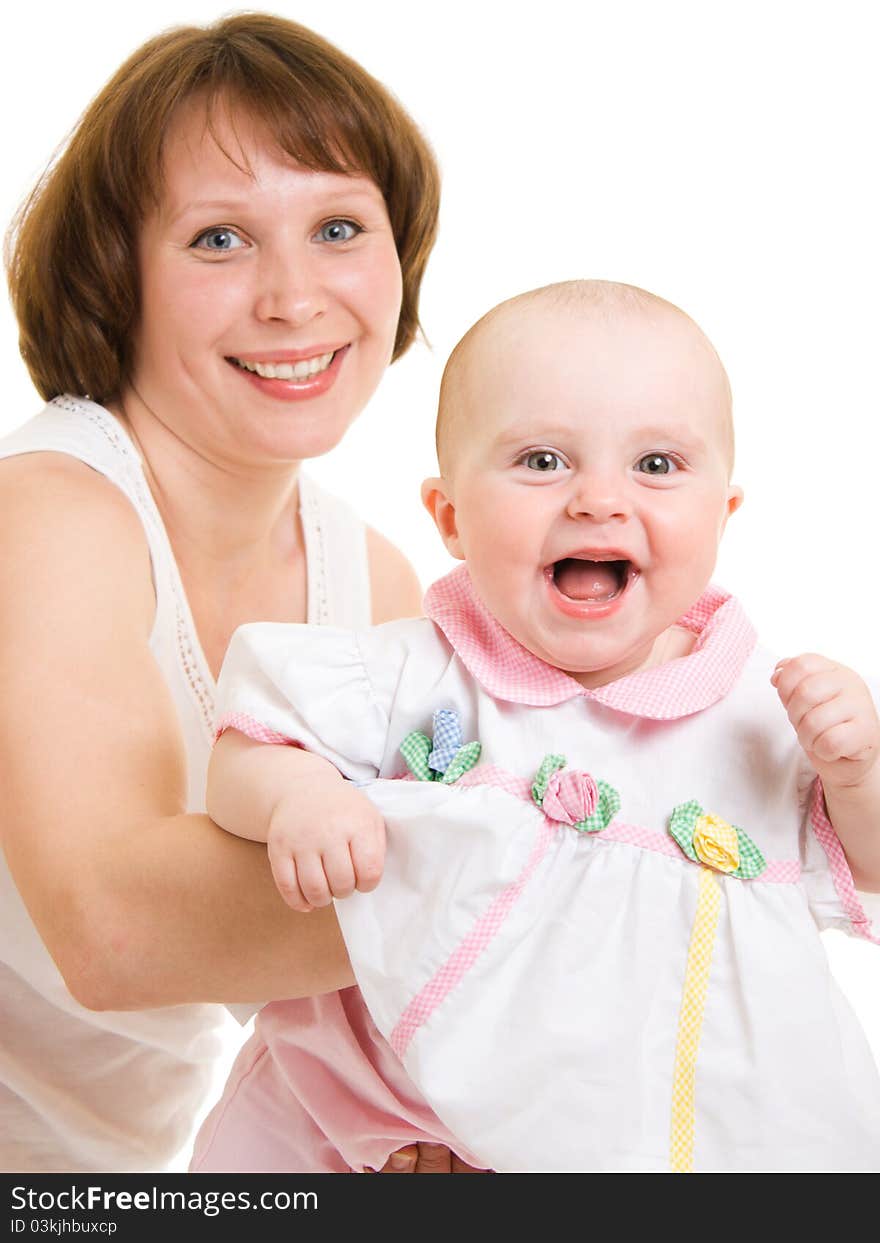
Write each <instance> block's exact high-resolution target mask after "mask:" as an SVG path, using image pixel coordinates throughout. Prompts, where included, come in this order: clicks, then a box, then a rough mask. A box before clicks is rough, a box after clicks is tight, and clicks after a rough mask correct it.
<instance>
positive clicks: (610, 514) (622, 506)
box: [568, 472, 632, 522]
mask: <svg viewBox="0 0 880 1243" xmlns="http://www.w3.org/2000/svg"><path fill="white" fill-rule="evenodd" d="M568 512H569V514H570V515H571V517H572V518H592V520H593V521H594V522H611V521H613V520H617V521H625V520H626V519H627V518H629V517H630V515H631V513H632V506H631V504H630V502H629V500H628V498H627V494H626V484H625V480H623V479H618V478H616V477H614V476H612V475H611V474H605V473H599V472H590V473H585V474H583V475H582V476H581V477H579V478H578V480H577V481H576V486H575V488H574V489H573V491H572V493H571V496H570V498H569V503H568Z"/></svg>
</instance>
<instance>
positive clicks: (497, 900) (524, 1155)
mask: <svg viewBox="0 0 880 1243" xmlns="http://www.w3.org/2000/svg"><path fill="white" fill-rule="evenodd" d="M425 609H426V613H427V614H428V618H429V619H430V620H425V619H418V620H411V621H401V622H394V623H390V624H388V625H385V626H381V627H378V628H376V629H374V630H371V631H367V632H361V633H355V632H349V631H342V630H332V629H328V628H321V629H318V628H312V627H308V626H287V625H271V624H268V625H253V626H246V627H243V628H242V629H241V630H239V631H238V632H237V634H236V636H235V637H234V639H233V642H232V645H231V646H230V649H229V654H228V656H227V659H226V663H225V665H224V669H223V673H222V675H221V682H220V703H219V711H220V714H221V716H220V728H221V729H223V728H229V727H234V728H237V729H240V730H242V731H243V732H245V733H247V734H249V735H251V736H253V737H256V738H260V739H262V740H264V741H267V742H276V743H277V742H286V741H291V742H295V743H297V744H298V745H301V746H303V747H305V748H307V749H309V750H311V751H314V752H315V753H317V754H319V755H322V756H325V757H326V758H327V759H328V760H330V761H331V762H332V763H333V764H335V765H336V767H337V768H338V769H339V770H340V771H341V772H342V773H343V775H344V776H346V777H347V778H349V779H350V780H352V781H354V782H356V783H357V784H358V785H360V786H362V787H363V789H364V791H365V793H366V794H367V795H368V796H369V797H370V798H371V799H372V800H374V802H375V803H376V804H377V805H378V807H379V808H380V809H381V811H382V813H383V815H384V816H385V820H386V824H387V826H388V841H389V848H388V857H387V861H386V869H385V874H384V876H383V879H382V882H381V884H380V885H379V887H378V888H377V889H376V890H375V891H374V892H373V893H369V894H355V895H354V896H352V897H351V898H348V899H345V900H344V901H340V902H338V903H337V904H336V909H337V914H338V918H339V922H340V925H341V927H342V931H343V935H344V937H345V940H346V945H347V948H348V951H349V955H350V958H351V961H352V965H353V968H354V971H355V975H356V977H357V981H358V984H359V986H360V988H361V991H362V993H363V996H364V999H365V1001H366V1003H367V1006H368V1007H369V1010H370V1012H371V1014H372V1016H373V1019H374V1021H375V1023H376V1025H377V1026H378V1028H379V1030H380V1031H381V1032H382V1034H383V1035H384V1036H385V1037H386V1039H387V1040H388V1041H389V1042H390V1044H391V1046H392V1048H393V1049H394V1051H395V1052H396V1053H397V1055H398V1057H399V1058H400V1059H401V1061H402V1062H403V1065H404V1066H405V1068H406V1070H407V1073H408V1074H409V1075H410V1077H411V1078H412V1079H413V1081H414V1082H415V1084H416V1085H417V1087H418V1089H419V1091H420V1092H421V1093H422V1095H423V1096H424V1097H425V1099H426V1100H427V1101H428V1103H429V1104H430V1105H431V1107H432V1109H433V1110H434V1111H435V1112H436V1114H437V1115H438V1117H439V1118H440V1119H441V1120H442V1121H443V1122H444V1123H445V1124H446V1126H447V1127H448V1128H449V1129H450V1131H451V1132H452V1133H453V1134H454V1135H456V1136H458V1137H459V1138H460V1140H461V1142H462V1144H463V1145H464V1146H465V1147H466V1149H467V1150H468V1151H469V1152H470V1153H472V1154H475V1156H476V1157H477V1158H479V1159H480V1160H481V1161H482V1162H483V1163H484V1164H485V1165H486V1166H488V1167H490V1168H493V1169H496V1170H499V1171H525V1170H529V1171H539V1170H552V1171H634V1172H635V1171H639V1172H649V1171H664V1170H666V1171H669V1170H673V1171H689V1170H694V1171H738V1172H752V1171H832V1170H834V1171H876V1170H880V1078H878V1074H877V1068H876V1066H875V1064H874V1061H873V1058H872V1056H871V1052H870V1049H869V1047H868V1045H867V1042H866V1040H865V1038H864V1036H863V1034H862V1032H861V1030H860V1028H859V1025H858V1023H857V1021H856V1019H855V1017H854V1015H853V1014H852V1012H851V1010H850V1008H849V1006H848V1004H847V1002H846V1001H845V999H844V998H843V996H842V994H841V993H840V992H839V990H838V989H837V987H836V985H835V983H834V981H833V979H832V977H831V974H830V971H829V967H828V963H827V958H826V954H825V951H824V947H823V945H822V943H821V940H820V938H819V936H818V932H819V930H820V929H822V928H828V927H836V928H842V929H845V930H846V931H849V932H851V933H853V934H855V935H857V936H861V937H865V938H867V939H869V940H877V939H878V938H877V937H876V935H875V933H874V932H872V928H871V923H870V920H869V919H868V917H867V915H866V914H865V912H864V910H863V909H862V906H861V904H860V901H859V897H858V895H857V894H856V892H855V890H854V887H853V882H852V877H851V875H850V872H849V868H848V866H847V863H846V858H845V856H844V854H843V850H842V848H841V846H840V844H839V842H838V840H837V838H836V835H835V834H834V830H833V828H832V827H831V825H830V823H829V821H828V819H827V817H826V815H825V812H824V803H823V800H822V793H821V789H820V788H819V786H818V783H817V782H816V781H815V779H814V777H815V775H814V774H813V773H812V771H811V770H810V769H809V766H808V764H807V761H806V758H805V756H804V754H803V752H802V751H801V749H800V747H799V746H798V744H797V739H796V736H795V734H794V731H793V730H792V728H791V726H790V724H789V722H788V720H787V718H786V716H785V713H784V711H783V709H782V708H781V706H780V704H779V701H778V697H777V695H776V692H775V691H774V689H773V687H772V686H771V685H770V680H769V679H770V674H771V672H772V669H773V665H774V661H773V659H772V658H771V657H770V656H769V655H768V654H767V653H766V652H763V651H762V650H761V649H756V647H755V635H754V631H753V629H752V627H751V625H750V623H749V622H748V620H747V618H746V617H745V615H744V613H743V611H742V609H741V607H740V606H739V604H738V603H737V602H736V601H735V600H734V599H732V598H731V597H729V596H727V595H726V594H725V593H724V592H722V591H720V590H719V589H717V588H709V590H708V591H707V592H706V593H705V594H704V595H703V596H702V597H701V598H700V600H699V601H698V602H697V604H696V605H695V606H694V607H693V608H692V609H691V610H690V611H689V612H688V613H687V614H686V616H685V617H683V618H682V619H681V621H680V622H679V625H680V626H682V627H684V628H686V629H688V630H690V631H692V632H693V633H694V635H695V643H694V648H693V650H692V651H691V653H690V654H689V655H687V656H685V657H682V658H679V659H677V660H673V661H671V662H669V663H667V664H665V665H660V666H658V667H655V668H651V669H647V670H643V671H641V672H638V673H634V674H631V675H629V676H627V677H624V678H622V679H620V680H618V681H616V682H613V683H611V684H609V685H607V686H604V687H601V688H599V689H597V690H586V689H584V688H583V687H581V686H580V684H579V683H577V682H576V681H574V680H573V679H572V678H570V677H568V676H567V675H566V674H564V673H562V672H561V671H559V670H557V669H553V668H551V667H550V666H548V665H546V664H544V663H543V662H542V661H540V660H539V659H537V658H536V657H535V656H533V655H531V654H530V653H529V652H527V651H526V650H525V649H524V648H522V647H521V646H520V645H519V644H518V643H517V642H516V641H515V640H514V639H513V638H512V637H511V636H510V635H509V634H508V633H507V632H506V631H505V630H503V629H502V627H501V626H500V625H499V624H498V623H497V622H496V621H495V620H494V618H492V616H491V615H490V614H489V613H488V612H487V611H486V609H485V608H484V606H483V605H482V603H481V602H480V601H479V599H478V598H477V596H476V594H475V592H474V590H473V587H472V585H471V582H470V578H469V576H468V574H467V571H466V569H465V568H461V569H459V570H456V571H455V572H454V573H453V574H451V575H449V576H448V577H447V578H445V579H443V580H442V581H441V582H440V583H438V584H436V585H435V586H434V587H433V588H432V589H431V590H430V591H429V593H428V595H427V597H426V600H425ZM401 746H402V747H403V752H401Z"/></svg>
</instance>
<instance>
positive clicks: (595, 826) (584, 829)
mask: <svg viewBox="0 0 880 1243" xmlns="http://www.w3.org/2000/svg"><path fill="white" fill-rule="evenodd" d="M596 788H597V790H598V791H599V797H598V799H597V800H596V810H595V811H594V812H593V814H592V816H587V818H586V820H580V821H578V823H577V824H576V825H574V826H573V827H574V828H576V829H577V830H578V832H579V833H601V831H602V829H607V828H608V825H609V824H610V823H611V821H612V820H613V819H614V817H615V816H616V815H617V813H618V812H619V811H620V795H619V794H618V793H617V791H616V790H615V788H614V786H610V785H609V784H608V782H607V781H601V780H599V781H597V782H596Z"/></svg>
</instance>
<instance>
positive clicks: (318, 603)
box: [0, 397, 370, 1172]
mask: <svg viewBox="0 0 880 1243" xmlns="http://www.w3.org/2000/svg"><path fill="white" fill-rule="evenodd" d="M42 451H51V452H54V453H67V454H70V456H72V457H75V458H78V459H79V460H80V461H82V462H85V463H86V464H87V465H88V466H90V467H92V469H93V470H96V471H98V472H99V473H100V474H102V475H104V476H106V478H108V479H109V480H111V481H112V482H113V483H114V484H116V486H117V487H118V488H120V489H121V491H122V492H124V493H125V495H126V496H127V497H128V499H129V501H130V502H131V504H132V505H133V506H134V508H135V510H136V511H137V514H138V516H139V517H140V520H141V522H142V523H143V527H144V531H145V533H146V538H147V542H148V544H149V549H150V557H151V561H152V573H153V582H154V587H155V592H156V618H155V623H154V626H153V631H152V634H151V637H150V647H151V649H152V652H153V655H154V656H155V658H156V661H157V663H158V665H159V668H160V670H161V671H162V675H163V677H164V679H165V682H166V684H167V686H168V689H169V691H170V692H171V695H172V697H173V699H174V703H175V705H176V708H177V712H178V715H179V717H180V723H181V727H182V731H183V737H184V742H185V747H186V759H187V770H188V789H189V796H188V810H189V811H191V812H203V811H204V810H205V775H206V770H207V764H208V757H209V754H210V749H211V743H212V737H213V728H214V680H213V678H212V676H211V673H210V670H209V669H208V665H207V662H206V660H205V657H204V655H203V653H202V650H201V647H200V645H199V641H198V637H197V635H196V632H195V627H194V625H193V621H192V616H191V614H190V610H189V605H188V603H187V599H186V595H185V593H184V590H183V584H182V582H181V579H180V574H179V572H178V569H177V565H176V563H175V560H174V555H173V552H172V550H171V545H170V543H169V540H168V536H167V534H166V531H165V528H164V526H163V523H162V520H161V517H160V516H159V512H158V510H157V508H156V505H155V502H154V500H153V497H152V495H151V493H150V490H149V488H148V487H147V483H146V479H145V476H144V472H143V468H142V465H141V459H140V456H139V454H138V451H137V449H136V448H135V446H134V443H133V442H132V440H131V439H130V437H129V436H128V435H127V434H126V431H125V429H124V427H123V425H122V424H121V423H120V422H119V421H118V420H117V419H115V418H114V417H113V416H112V415H111V414H109V413H108V412H107V411H106V410H104V409H103V408H102V407H101V406H97V405H95V404H94V403H93V402H90V401H85V400H82V399H79V398H72V397H58V398H56V399H55V400H54V401H52V402H50V403H49V405H48V406H47V407H46V408H45V410H43V411H42V412H41V413H40V414H38V415H36V416H35V417H34V418H33V419H31V420H30V421H29V422H28V423H25V424H24V426H23V427H21V428H19V429H18V431H16V432H13V433H12V435H11V436H8V437H6V438H5V439H3V440H0V458H6V457H12V456H15V455H17V454H21V453H38V452H42ZM300 516H301V520H302V526H303V532H304V536H305V545H306V559H307V567H308V568H307V576H308V577H307V583H308V618H307V620H308V621H309V622H311V623H313V624H321V625H327V624H329V625H337V626H346V627H363V626H366V625H369V624H370V586H369V573H368V567H367V546H366V533H365V529H364V526H363V523H362V522H360V520H359V519H358V518H356V517H355V515H354V513H353V512H352V511H351V510H350V509H349V507H348V506H347V505H346V504H344V502H342V501H340V500H337V499H336V498H335V497H332V496H329V495H328V494H327V493H325V492H323V491H322V490H321V489H319V488H318V487H317V486H316V485H315V484H314V483H313V482H311V481H310V480H309V479H308V477H307V476H305V475H303V476H301V477H300ZM343 567H344V572H340V571H341V570H342V569H343ZM328 570H330V571H331V572H329V573H328ZM223 1017H224V1011H223V1008H222V1007H221V1006H213V1005H193V1006H172V1007H166V1008H164V1009H158V1010H141V1011H136V1012H120V1013H115V1012H103V1013H93V1012H92V1011H89V1010H86V1009H84V1008H83V1007H82V1006H80V1005H79V1004H78V1003H77V1002H76V1001H75V1000H74V999H73V997H72V996H71V995H70V993H69V992H68V990H67V988H66V987H65V985H64V981H63V979H62V978H61V975H60V973H59V971H58V969H57V968H56V966H55V964H54V962H53V961H52V959H51V957H50V956H49V954H48V952H47V951H46V949H45V947H44V946H43V943H42V941H41V940H40V938H39V935H38V933H37V931H36V929H35V928H34V925H33V923H32V922H31V920H30V917H29V916H28V914H27V911H26V909H25V907H24V904H23V903H22V900H21V898H20V897H19V894H18V891H17V890H16V888H15V885H14V883H13V880H12V877H11V875H10V873H9V869H8V867H7V865H6V862H5V859H4V858H3V856H2V854H0V1170H6V1171H33V1170H58V1171H65V1172H67V1171H74V1170H83V1171H104V1172H109V1171H115V1170H142V1171H152V1170H159V1169H161V1168H162V1167H163V1166H164V1165H166V1164H167V1162H168V1161H169V1160H170V1159H171V1157H172V1156H173V1155H174V1154H175V1153H176V1152H177V1151H178V1150H179V1149H180V1148H181V1147H182V1146H183V1144H184V1143H185V1142H186V1140H187V1138H188V1136H189V1134H190V1131H191V1128H192V1124H193V1121H194V1119H195V1116H196V1113H197V1111H198V1109H199V1106H200V1105H201V1104H202V1101H203V1098H204V1095H205V1093H206V1091H207V1090H208V1088H209V1086H210V1085H211V1083H212V1066H213V1062H214V1060H215V1058H216V1057H217V1055H218V1054H219V1052H220V1049H221V1039H220V1030H221V1026H222V1024H223Z"/></svg>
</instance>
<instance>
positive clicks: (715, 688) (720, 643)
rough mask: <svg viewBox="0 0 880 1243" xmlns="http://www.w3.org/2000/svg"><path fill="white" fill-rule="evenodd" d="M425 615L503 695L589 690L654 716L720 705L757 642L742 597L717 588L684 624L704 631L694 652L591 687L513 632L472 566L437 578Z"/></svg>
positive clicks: (542, 703) (517, 699) (543, 697)
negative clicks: (479, 588)
mask: <svg viewBox="0 0 880 1243" xmlns="http://www.w3.org/2000/svg"><path fill="white" fill-rule="evenodd" d="M425 613H426V614H427V616H428V617H430V618H431V620H432V621H433V622H434V623H435V624H436V625H437V626H439V627H440V629H441V630H442V631H443V633H444V634H445V636H446V638H447V639H448V640H449V642H450V643H451V644H452V646H453V647H454V649H455V651H456V653H457V654H458V656H459V657H460V658H461V660H462V662H463V663H464V665H465V667H466V668H467V669H468V671H469V672H470V673H471V674H472V676H473V677H474V678H476V680H477V681H478V682H479V683H480V684H481V685H482V686H483V687H485V689H486V690H487V691H488V692H489V693H490V694H491V695H494V696H495V698H497V699H505V700H507V701H508V702H511V703H523V704H530V705H532V706H534V707H546V706H549V705H551V704H559V703H564V702H565V701H566V700H567V699H574V698H575V697H576V696H578V695H582V696H583V697H584V698H585V699H594V700H596V702H597V703H601V704H605V705H606V706H607V707H609V708H615V709H616V710H617V711H619V712H626V713H628V714H629V715H630V716H641V717H647V718H649V719H650V720H654V721H671V720H675V719H676V718H678V717H683V716H690V715H691V714H692V713H694V712H700V711H702V709H703V708H708V707H710V706H711V705H712V704H714V703H718V701H719V700H720V699H723V698H724V696H725V695H726V694H727V692H728V691H729V690H730V688H731V687H732V686H733V684H734V682H735V681H736V680H737V678H738V677H739V675H740V674H741V673H742V670H743V667H744V665H745V663H746V661H747V660H748V658H749V656H750V655H751V652H752V649H753V648H754V646H755V643H756V641H757V635H756V633H755V630H754V628H753V626H752V624H751V622H750V621H749V620H748V618H747V617H746V615H745V613H744V612H743V609H742V607H741V605H740V604H739V602H738V601H737V600H735V599H734V598H733V597H732V596H731V595H729V593H727V592H725V591H722V590H721V588H719V587H715V586H710V587H708V588H707V589H706V591H705V592H704V593H703V594H702V596H700V598H699V600H698V601H697V602H696V604H695V605H694V606H693V607H692V608H691V609H689V610H688V611H687V613H685V615H684V616H683V617H681V618H680V619H679V621H678V623H677V624H678V625H679V626H683V627H685V629H687V630H690V631H692V632H693V633H694V634H695V635H696V636H697V641H696V644H695V646H694V649H693V651H692V652H690V653H689V654H688V655H687V656H681V657H679V658H678V659H676V660H671V661H668V662H667V663H666V664H663V665H657V666H656V667H654V668H652V669H642V670H639V671H638V672H637V673H631V674H629V675H628V676H627V677H624V678H619V679H618V680H617V681H616V682H611V683H609V684H608V686H600V687H598V689H596V690H588V689H587V688H586V687H583V686H581V685H580V683H579V682H576V681H575V680H574V678H572V677H569V675H568V674H567V673H563V671H562V670H561V669H555V668H553V666H552V665H548V664H546V663H545V662H544V661H543V660H540V659H539V658H538V657H537V656H534V655H533V654H532V653H531V652H530V651H528V650H527V649H526V648H524V647H523V646H522V644H521V643H518V642H517V640H516V639H514V638H513V636H512V635H510V634H508V632H507V631H506V630H505V629H504V627H503V626H501V624H500V623H499V622H497V621H496V620H495V618H494V617H493V616H492V615H491V613H490V612H489V611H488V609H487V608H486V606H485V605H484V604H483V603H482V601H481V600H480V599H479V597H478V596H477V594H476V592H475V590H474V587H473V584H472V582H471V578H470V575H469V574H468V571H467V567H466V566H460V567H459V568H458V569H457V570H453V572H452V573H451V574H447V576H446V577H445V578H441V579H440V581H439V582H437V583H434V585H433V587H431V588H430V589H429V590H428V593H427V595H426V596H425Z"/></svg>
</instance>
